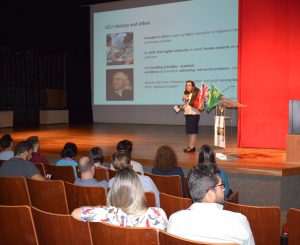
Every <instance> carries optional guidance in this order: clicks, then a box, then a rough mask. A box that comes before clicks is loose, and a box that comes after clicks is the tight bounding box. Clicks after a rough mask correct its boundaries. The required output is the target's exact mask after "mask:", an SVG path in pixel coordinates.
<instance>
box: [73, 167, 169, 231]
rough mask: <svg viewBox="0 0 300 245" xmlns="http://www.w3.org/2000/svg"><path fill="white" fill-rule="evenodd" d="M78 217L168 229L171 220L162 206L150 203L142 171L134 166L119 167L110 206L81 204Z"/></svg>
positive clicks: (76, 214)
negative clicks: (135, 170)
mask: <svg viewBox="0 0 300 245" xmlns="http://www.w3.org/2000/svg"><path fill="white" fill-rule="evenodd" d="M72 216H73V217H74V218H75V219H78V220H82V221H89V222H105V223H109V224H113V225H119V226H125V227H154V228H157V229H161V230H166V228H167V224H168V220H167V216H166V214H165V212H164V211H163V210H162V209H161V208H157V207H147V204H146V198H145V194H144V190H143V187H142V184H141V182H140V180H139V177H138V175H137V174H136V173H135V172H134V171H133V170H132V169H131V168H124V169H121V170H119V171H118V173H117V175H116V177H115V179H114V182H113V185H112V187H111V189H110V191H109V193H108V196H107V206H106V207H101V206H98V207H81V208H77V209H75V210H74V211H73V212H72Z"/></svg>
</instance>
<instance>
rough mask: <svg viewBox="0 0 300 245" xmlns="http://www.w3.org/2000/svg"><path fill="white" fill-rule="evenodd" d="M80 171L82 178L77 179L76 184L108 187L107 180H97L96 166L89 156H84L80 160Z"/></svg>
mask: <svg viewBox="0 0 300 245" xmlns="http://www.w3.org/2000/svg"><path fill="white" fill-rule="evenodd" d="M78 166H79V171H80V174H81V178H78V179H76V180H75V182H74V184H75V185H81V186H101V187H104V188H107V185H108V182H107V181H105V180H102V181H97V180H96V179H95V178H94V176H95V166H94V163H93V162H92V160H91V159H90V158H88V157H82V158H80V160H79V164H78Z"/></svg>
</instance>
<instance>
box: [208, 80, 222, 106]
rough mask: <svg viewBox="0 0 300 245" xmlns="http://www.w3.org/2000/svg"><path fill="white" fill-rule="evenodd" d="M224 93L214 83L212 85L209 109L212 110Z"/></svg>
mask: <svg viewBox="0 0 300 245" xmlns="http://www.w3.org/2000/svg"><path fill="white" fill-rule="evenodd" d="M222 96H223V94H222V93H221V92H220V90H219V89H217V88H216V87H215V86H214V85H212V86H211V89H210V96H209V100H208V105H207V111H210V110H211V109H212V108H213V107H214V106H215V105H216V104H217V103H218V102H219V101H220V100H221V98H222Z"/></svg>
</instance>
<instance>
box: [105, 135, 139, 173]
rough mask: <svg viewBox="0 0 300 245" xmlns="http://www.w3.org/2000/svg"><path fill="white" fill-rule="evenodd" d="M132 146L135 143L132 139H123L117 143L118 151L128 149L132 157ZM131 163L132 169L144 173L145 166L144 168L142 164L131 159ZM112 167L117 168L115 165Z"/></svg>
mask: <svg viewBox="0 0 300 245" xmlns="http://www.w3.org/2000/svg"><path fill="white" fill-rule="evenodd" d="M132 147H133V144H132V142H131V141H129V140H122V141H120V142H119V143H118V144H117V151H126V152H127V153H128V154H129V156H130V158H131V152H132ZM130 165H131V166H132V169H133V170H134V171H135V172H137V173H139V174H141V175H144V168H143V165H142V164H140V163H138V162H136V161H133V160H131V161H130ZM111 169H112V170H116V169H114V167H113V165H111Z"/></svg>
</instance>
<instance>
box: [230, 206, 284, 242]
mask: <svg viewBox="0 0 300 245" xmlns="http://www.w3.org/2000/svg"><path fill="white" fill-rule="evenodd" d="M224 209H225V210H229V211H233V212H238V213H241V214H243V215H245V216H246V217H247V219H248V222H249V224H250V227H251V230H252V234H253V237H254V241H255V244H256V245H279V244H280V209H279V207H276V206H247V205H241V204H237V203H231V202H224Z"/></svg>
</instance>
